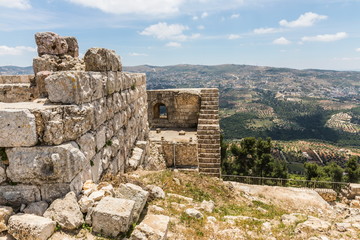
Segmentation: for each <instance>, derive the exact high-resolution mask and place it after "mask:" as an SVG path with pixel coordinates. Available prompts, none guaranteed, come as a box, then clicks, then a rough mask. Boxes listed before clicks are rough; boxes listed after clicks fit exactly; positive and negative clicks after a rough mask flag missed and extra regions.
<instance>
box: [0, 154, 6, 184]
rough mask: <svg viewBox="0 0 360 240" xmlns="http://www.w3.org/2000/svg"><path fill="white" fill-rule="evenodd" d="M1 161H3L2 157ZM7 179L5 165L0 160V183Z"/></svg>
mask: <svg viewBox="0 0 360 240" xmlns="http://www.w3.org/2000/svg"><path fill="white" fill-rule="evenodd" d="M0 161H2V160H1V159H0ZM5 180H6V172H5V165H3V164H1V162H0V183H2V182H4V181H5Z"/></svg>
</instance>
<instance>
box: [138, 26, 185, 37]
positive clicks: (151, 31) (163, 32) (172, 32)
mask: <svg viewBox="0 0 360 240" xmlns="http://www.w3.org/2000/svg"><path fill="white" fill-rule="evenodd" d="M188 29H189V28H188V27H187V26H184V25H181V24H170V25H168V24H167V23H165V22H159V23H157V24H154V25H151V26H149V27H147V28H145V29H144V31H142V32H140V34H141V35H145V36H153V37H155V38H158V39H160V40H176V41H185V40H186V39H187V38H188V36H185V35H184V34H183V31H185V30H188Z"/></svg>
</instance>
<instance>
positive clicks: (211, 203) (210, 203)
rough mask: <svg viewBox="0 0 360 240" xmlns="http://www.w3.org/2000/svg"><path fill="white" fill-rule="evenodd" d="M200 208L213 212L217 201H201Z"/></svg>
mask: <svg viewBox="0 0 360 240" xmlns="http://www.w3.org/2000/svg"><path fill="white" fill-rule="evenodd" d="M200 209H202V210H204V211H206V212H209V213H212V212H213V211H214V209H215V203H214V201H212V200H210V201H206V200H204V201H202V202H201V205H200Z"/></svg>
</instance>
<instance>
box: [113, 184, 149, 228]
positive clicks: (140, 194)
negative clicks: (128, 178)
mask: <svg viewBox="0 0 360 240" xmlns="http://www.w3.org/2000/svg"><path fill="white" fill-rule="evenodd" d="M148 196H149V192H148V191H145V190H144V189H142V188H141V187H139V186H137V185H134V184H131V183H126V184H121V185H120V187H119V188H118V189H116V190H115V197H118V198H125V199H129V200H133V201H135V206H134V218H133V220H134V222H137V221H138V220H139V217H140V214H141V212H142V210H143V209H144V206H145V204H146V201H147V198H148Z"/></svg>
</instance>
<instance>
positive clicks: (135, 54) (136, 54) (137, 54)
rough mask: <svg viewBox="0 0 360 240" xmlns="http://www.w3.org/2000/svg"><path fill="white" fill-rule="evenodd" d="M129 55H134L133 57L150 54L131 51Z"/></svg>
mask: <svg viewBox="0 0 360 240" xmlns="http://www.w3.org/2000/svg"><path fill="white" fill-rule="evenodd" d="M129 56H132V57H146V56H148V55H147V54H146V53H136V52H133V53H129Z"/></svg>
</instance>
